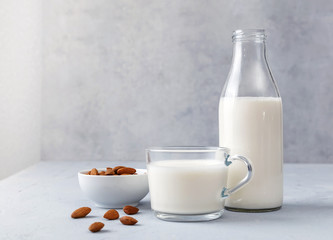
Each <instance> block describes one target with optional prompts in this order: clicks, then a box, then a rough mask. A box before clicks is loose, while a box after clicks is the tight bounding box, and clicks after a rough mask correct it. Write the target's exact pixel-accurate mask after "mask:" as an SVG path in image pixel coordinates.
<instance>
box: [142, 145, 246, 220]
mask: <svg viewBox="0 0 333 240" xmlns="http://www.w3.org/2000/svg"><path fill="white" fill-rule="evenodd" d="M229 152H230V151H229V149H228V148H223V147H153V148H149V149H146V161H147V170H148V182H149V191H150V197H151V208H152V210H153V211H154V213H155V216H156V217H157V218H159V219H162V220H166V221H185V222H187V221H209V220H213V219H217V218H219V217H221V216H222V214H223V212H224V201H225V199H226V198H227V197H228V196H229V195H230V194H232V193H234V192H236V191H237V190H239V189H240V188H241V187H243V186H244V185H245V184H246V183H248V182H249V181H250V179H251V177H252V174H253V173H252V166H251V164H250V162H249V160H247V159H246V158H245V157H243V156H239V155H234V156H229ZM233 161H241V162H243V163H244V164H245V165H246V167H247V170H248V172H247V175H246V176H245V177H244V179H242V180H241V181H240V182H239V184H238V185H237V186H235V187H232V188H227V179H228V166H229V165H230V164H232V162H233Z"/></svg>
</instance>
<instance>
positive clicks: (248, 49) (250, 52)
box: [232, 40, 266, 67]
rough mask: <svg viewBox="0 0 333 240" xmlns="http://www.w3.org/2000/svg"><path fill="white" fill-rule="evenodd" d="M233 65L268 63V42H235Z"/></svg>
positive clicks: (248, 65)
mask: <svg viewBox="0 0 333 240" xmlns="http://www.w3.org/2000/svg"><path fill="white" fill-rule="evenodd" d="M232 63H233V65H237V66H241V67H244V66H247V67H250V66H251V65H258V64H266V44H265V42H264V41H239V40H236V41H234V43H233V60H232Z"/></svg>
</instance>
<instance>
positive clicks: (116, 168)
mask: <svg viewBox="0 0 333 240" xmlns="http://www.w3.org/2000/svg"><path fill="white" fill-rule="evenodd" d="M121 168H124V166H117V167H114V168H113V169H112V170H113V171H114V172H115V173H117V171H118V170H119V169H121ZM117 174H118V173H117Z"/></svg>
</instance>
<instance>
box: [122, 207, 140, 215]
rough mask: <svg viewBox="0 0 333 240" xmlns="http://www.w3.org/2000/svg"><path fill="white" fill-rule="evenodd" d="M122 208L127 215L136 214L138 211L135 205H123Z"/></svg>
mask: <svg viewBox="0 0 333 240" xmlns="http://www.w3.org/2000/svg"><path fill="white" fill-rule="evenodd" d="M123 210H124V212H125V213H126V214H128V215H133V214H136V213H138V212H139V208H137V207H133V206H129V205H128V206H125V207H124V208H123Z"/></svg>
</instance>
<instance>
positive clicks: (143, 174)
mask: <svg viewBox="0 0 333 240" xmlns="http://www.w3.org/2000/svg"><path fill="white" fill-rule="evenodd" d="M97 170H98V171H101V170H103V171H105V169H102V168H100V169H97ZM136 171H137V175H122V176H116V175H110V176H98V175H97V176H96V175H86V173H88V172H89V170H82V171H80V172H79V173H78V178H79V184H80V187H81V190H82V191H83V193H84V194H85V195H86V196H87V197H88V198H89V199H91V200H92V201H93V202H95V204H96V206H98V207H102V208H123V207H124V206H126V205H131V206H137V205H138V204H139V201H140V200H141V199H142V198H144V197H145V196H146V195H147V193H148V191H149V188H148V176H147V170H146V169H136Z"/></svg>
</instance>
